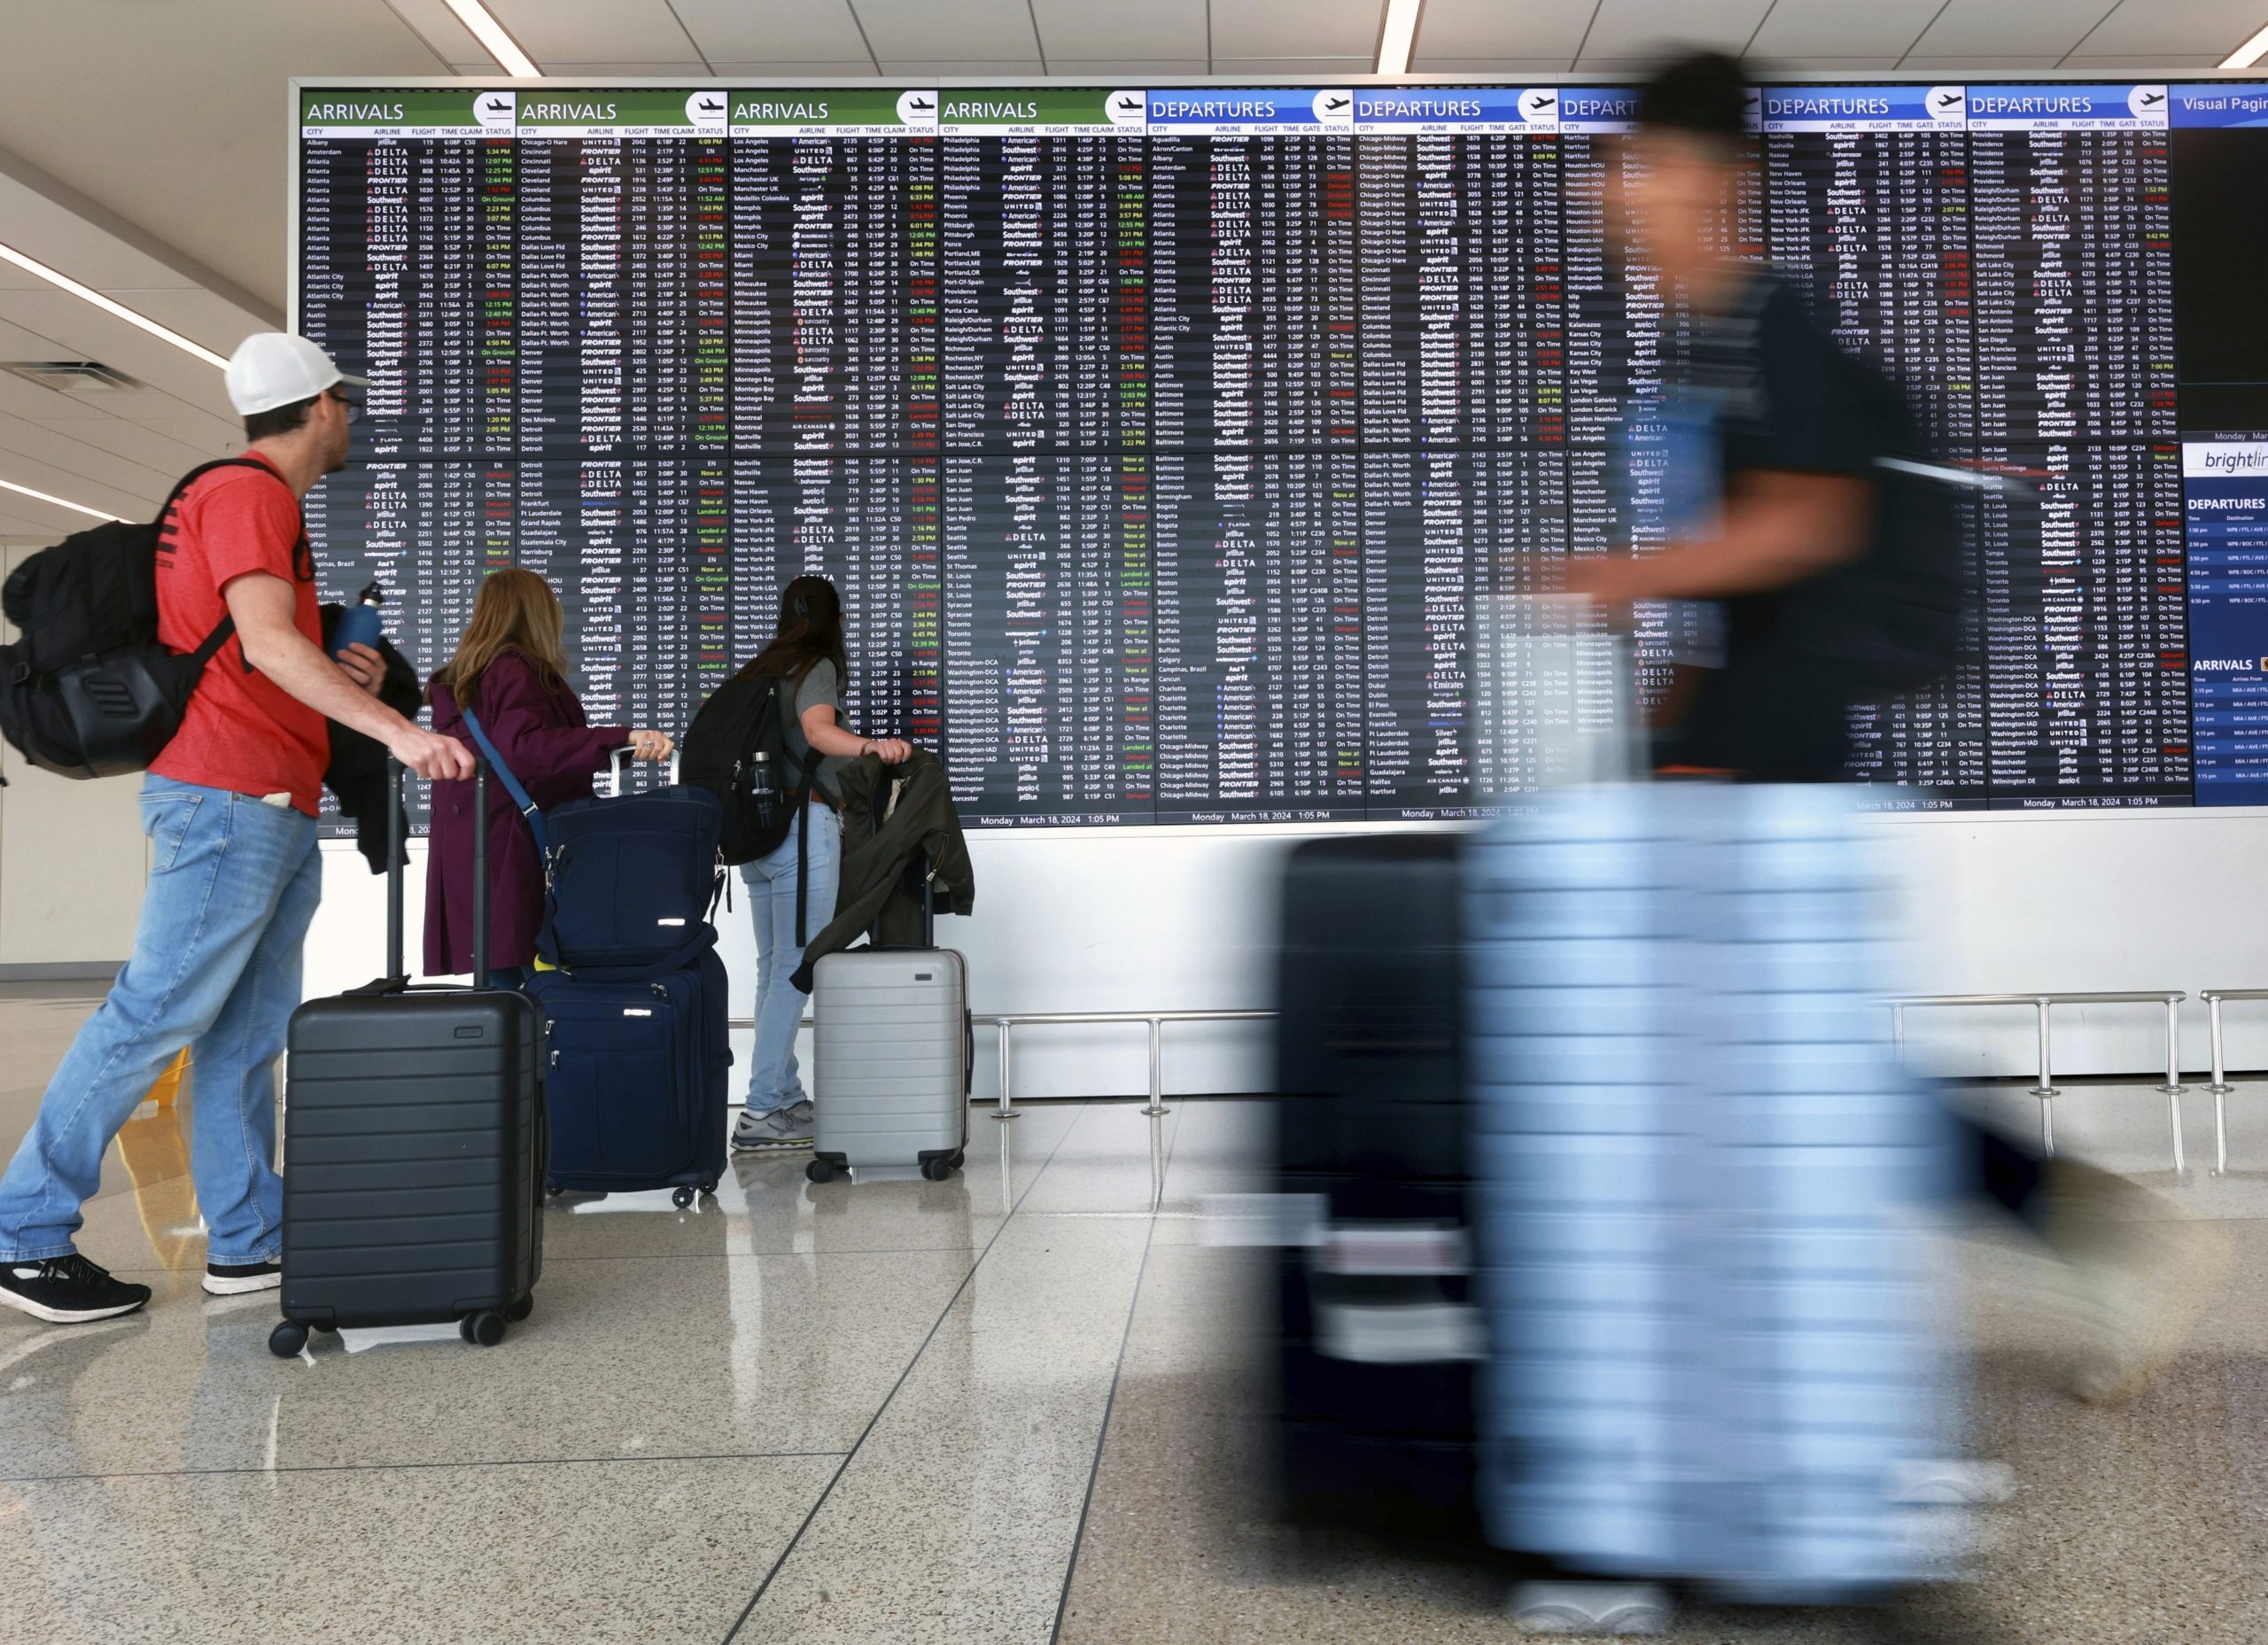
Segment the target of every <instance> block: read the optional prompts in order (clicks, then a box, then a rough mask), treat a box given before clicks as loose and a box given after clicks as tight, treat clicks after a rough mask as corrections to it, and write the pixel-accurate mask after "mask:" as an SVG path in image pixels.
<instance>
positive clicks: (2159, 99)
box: [2142, 91, 2165, 108]
mask: <svg viewBox="0 0 2268 1645" xmlns="http://www.w3.org/2000/svg"><path fill="white" fill-rule="evenodd" d="M2164 101H2165V93H2164V92H2163V91H2151V92H2146V93H2145V94H2144V95H2143V97H2142V106H2143V107H2144V108H2148V107H2149V106H2150V105H2152V104H2155V103H2163V102H2164Z"/></svg>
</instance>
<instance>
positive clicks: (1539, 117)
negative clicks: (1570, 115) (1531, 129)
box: [1520, 89, 1559, 126]
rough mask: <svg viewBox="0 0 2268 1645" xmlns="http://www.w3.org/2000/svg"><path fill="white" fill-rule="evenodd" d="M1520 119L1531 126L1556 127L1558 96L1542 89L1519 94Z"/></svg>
mask: <svg viewBox="0 0 2268 1645" xmlns="http://www.w3.org/2000/svg"><path fill="white" fill-rule="evenodd" d="M1520 118H1521V119H1522V120H1526V122H1527V123H1528V124H1529V125H1531V126H1556V125H1557V124H1558V123H1559V94H1558V92H1557V91H1556V90H1552V89H1542V90H1537V91H1523V92H1521V93H1520Z"/></svg>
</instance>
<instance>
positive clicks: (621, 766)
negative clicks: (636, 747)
mask: <svg viewBox="0 0 2268 1645" xmlns="http://www.w3.org/2000/svg"><path fill="white" fill-rule="evenodd" d="M630 752H631V745H630V744H629V743H626V742H625V743H624V744H623V745H622V746H621V747H620V748H618V749H615V750H614V752H613V753H611V754H610V755H608V756H607V757H606V772H607V781H608V783H609V784H610V785H611V786H610V789H609V792H608V795H607V797H608V798H609V799H614V800H618V799H620V798H621V797H622V787H623V784H625V783H626V782H627V781H629V780H630ZM669 766H670V787H671V788H676V787H677V786H678V776H677V750H676V749H671V750H670V759H669Z"/></svg>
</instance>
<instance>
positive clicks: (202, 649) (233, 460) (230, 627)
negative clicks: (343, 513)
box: [151, 457, 315, 679]
mask: <svg viewBox="0 0 2268 1645" xmlns="http://www.w3.org/2000/svg"><path fill="white" fill-rule="evenodd" d="M214 469H259V470H260V472H261V473H262V474H266V475H271V476H273V477H274V478H275V480H276V484H277V485H281V486H283V488H284V489H285V490H286V491H289V490H291V482H290V481H288V480H286V479H285V478H284V477H283V476H282V475H281V474H278V473H276V470H275V469H273V468H271V467H270V466H269V465H268V464H267V463H265V462H261V461H260V459H259V458H257V457H216V458H214V460H213V461H212V462H200V463H198V465H197V466H196V467H195V468H193V469H190V471H189V472H188V473H186V474H184V475H183V476H182V477H181V478H179V479H178V480H175V482H174V488H173V490H171V491H169V492H167V493H166V500H165V501H164V502H163V503H161V504H159V508H158V517H157V518H156V519H155V520H153V521H151V524H153V525H155V526H156V527H157V528H158V532H159V535H160V536H163V535H164V532H165V529H166V519H167V516H169V515H171V514H172V513H173V511H174V505H175V504H176V503H178V502H179V501H180V500H181V499H182V493H183V492H185V491H187V490H188V489H189V488H190V486H192V485H196V484H197V482H198V481H199V480H201V479H203V478H204V477H206V475H208V474H210V473H212V472H213V471H214ZM291 501H292V504H293V505H294V506H295V507H296V506H297V505H298V503H299V497H298V496H297V494H296V493H295V494H294V495H293V497H292V499H291ZM291 563H292V569H293V570H298V569H299V567H300V566H302V565H304V566H305V567H306V568H307V571H306V577H307V581H308V582H313V581H315V550H314V548H313V547H310V546H309V545H308V542H307V515H306V513H305V511H304V510H303V511H301V513H300V516H299V541H298V542H296V543H294V544H292V546H291ZM236 632H237V618H236V614H235V613H234V612H229V613H227V614H226V615H224V616H223V617H221V620H220V621H219V622H218V623H217V624H215V625H214V628H213V632H211V633H209V634H207V635H206V636H205V638H204V639H203V640H201V641H199V642H198V648H197V649H196V650H194V651H192V652H190V654H189V655H190V656H191V657H193V658H195V659H196V662H197V676H198V679H203V678H204V676H205V670H206V664H208V663H211V662H212V661H213V659H214V657H216V656H219V655H220V654H221V647H222V646H225V645H227V644H228V643H229V640H232V639H234V638H235V637H236ZM244 663H245V673H247V674H249V673H252V672H253V669H252V659H251V658H250V657H246V658H245V660H244Z"/></svg>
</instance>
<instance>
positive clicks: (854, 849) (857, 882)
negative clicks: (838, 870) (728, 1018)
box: [794, 749, 976, 994]
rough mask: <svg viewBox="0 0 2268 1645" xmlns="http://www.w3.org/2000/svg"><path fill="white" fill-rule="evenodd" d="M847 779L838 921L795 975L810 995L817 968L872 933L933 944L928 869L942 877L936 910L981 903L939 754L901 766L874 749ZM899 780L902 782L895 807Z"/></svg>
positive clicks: (818, 937)
mask: <svg viewBox="0 0 2268 1645" xmlns="http://www.w3.org/2000/svg"><path fill="white" fill-rule="evenodd" d="M840 783H841V787H842V789H843V873H842V878H841V881H840V885H839V888H838V889H837V891H836V893H835V918H834V919H832V920H830V921H829V922H828V923H827V926H826V927H825V928H824V929H822V930H820V931H819V932H817V933H815V934H813V935H812V939H811V941H810V942H809V943H806V944H805V945H804V963H803V965H802V966H800V967H799V968H798V969H797V970H796V974H795V979H794V981H795V984H796V987H797V988H798V989H802V990H803V991H804V993H806V994H808V993H810V992H811V991H812V967H813V966H816V965H818V963H819V961H820V960H821V959H822V958H825V957H826V956H827V955H829V954H834V953H839V952H841V951H843V950H844V949H847V948H849V947H850V945H851V944H852V943H857V942H858V941H860V940H861V939H863V938H865V937H867V936H869V935H871V936H872V937H873V938H874V941H875V942H876V943H878V944H880V945H881V946H882V947H884V948H918V947H923V946H926V945H927V944H928V940H929V939H928V935H927V930H928V918H929V905H928V904H924V902H923V900H922V894H921V876H922V874H923V873H930V874H933V875H934V876H935V879H934V881H932V892H933V895H934V896H935V898H936V901H935V904H934V907H935V912H937V913H941V914H967V913H970V912H973V911H974V910H975V907H976V872H975V869H974V868H973V867H972V866H971V865H970V864H969V860H968V842H967V841H966V840H964V839H963V838H962V837H961V832H960V813H959V811H956V810H955V809H954V807H953V794H952V788H951V784H949V783H948V782H947V781H946V780H945V768H944V765H942V764H939V763H938V760H937V757H936V755H934V754H931V753H929V752H928V750H927V749H915V750H914V751H913V758H912V759H911V760H908V761H907V762H906V763H905V764H904V765H902V766H893V765H885V764H882V761H881V760H879V759H877V758H876V757H874V756H873V755H871V754H869V755H867V756H866V757H864V758H861V759H857V760H853V761H852V762H851V763H850V765H849V766H847V767H846V768H845V769H844V771H843V775H842V777H841V779H840ZM893 785H902V786H899V788H898V793H897V803H896V804H895V805H893V804H891V803H890V790H891V788H892V787H893ZM885 811H887V813H888V814H887V815H883V814H882V813H883V812H885Z"/></svg>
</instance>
